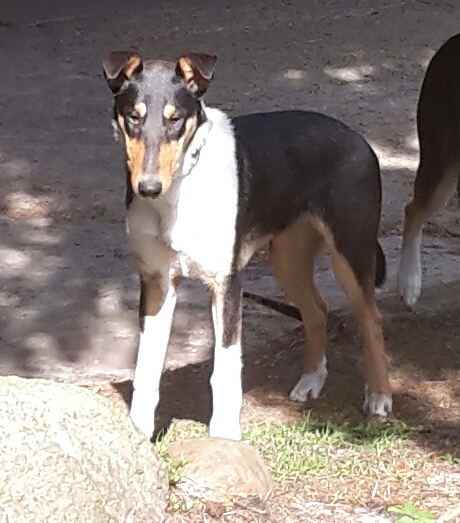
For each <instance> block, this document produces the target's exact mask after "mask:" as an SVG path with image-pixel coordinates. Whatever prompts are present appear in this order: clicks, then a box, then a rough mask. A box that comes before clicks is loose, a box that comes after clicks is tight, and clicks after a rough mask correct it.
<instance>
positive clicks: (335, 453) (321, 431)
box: [157, 413, 423, 484]
mask: <svg viewBox="0 0 460 523" xmlns="http://www.w3.org/2000/svg"><path fill="white" fill-rule="evenodd" d="M422 429H423V427H421V426H410V425H407V424H406V423H403V422H393V421H370V422H366V423H354V424H353V423H348V422H346V423H343V424H340V425H338V424H335V423H333V422H331V421H330V420H328V419H323V418H321V417H318V416H316V415H311V414H310V413H309V414H307V415H305V416H304V417H303V418H302V419H301V420H299V421H298V422H297V423H294V424H286V423H275V424H273V423H267V424H265V425H261V424H256V425H253V426H250V427H248V428H247V429H246V431H245V432H244V435H243V437H244V439H245V440H247V441H249V442H250V444H251V445H252V446H253V447H254V448H255V449H256V450H257V451H258V452H259V454H260V455H261V457H262V458H263V459H264V461H265V462H266V463H267V465H268V466H269V467H270V469H271V471H272V474H273V478H274V480H275V481H276V482H278V483H282V482H291V481H297V480H298V479H299V478H301V477H302V476H304V475H306V474H310V475H311V474H323V475H325V474H327V475H328V477H345V476H349V475H353V474H354V475H356V476H358V475H360V476H362V475H370V476H372V472H373V471H376V470H377V469H378V470H379V471H380V472H385V468H386V466H387V465H388V462H389V461H390V458H388V459H385V457H386V456H388V454H389V453H391V452H393V453H394V449H395V447H398V446H400V447H401V446H402V444H403V442H404V441H406V440H408V439H409V437H410V435H411V434H412V433H414V432H418V431H420V430H422ZM206 433H207V430H206V427H205V426H204V425H202V424H198V423H192V422H175V423H173V424H172V426H171V428H170V430H169V431H168V433H167V434H166V435H165V437H164V439H163V440H162V441H161V442H158V443H157V450H158V452H159V453H160V455H161V456H162V457H163V459H165V461H166V463H167V464H168V466H170V467H172V468H171V469H170V481H171V483H172V484H174V483H177V482H178V481H179V479H180V468H181V467H177V466H176V467H173V466H172V464H171V462H170V460H169V457H168V456H167V451H166V448H167V444H168V442H171V441H176V440H179V439H185V438H193V437H200V436H205V435H206ZM391 457H392V459H393V456H391ZM397 457H398V458H399V457H400V456H399V454H398V455H397Z"/></svg>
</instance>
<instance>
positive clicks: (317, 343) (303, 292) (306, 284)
mask: <svg viewBox="0 0 460 523" xmlns="http://www.w3.org/2000/svg"><path fill="white" fill-rule="evenodd" d="M322 244H323V237H322V236H321V235H320V234H319V233H318V232H317V231H316V230H315V229H314V228H313V227H312V226H311V225H310V223H309V220H308V219H306V218H301V219H300V220H298V221H297V222H296V223H295V224H294V225H292V226H290V227H289V228H288V229H286V230H285V231H283V232H282V233H281V234H278V235H277V236H275V238H274V239H273V240H272V243H271V250H270V262H271V264H272V266H273V270H274V272H275V276H276V278H277V280H278V282H279V284H280V285H281V288H282V289H283V291H284V293H285V294H286V296H287V297H288V298H289V299H290V300H291V301H292V303H293V304H294V305H295V306H296V307H297V308H298V309H299V311H300V314H301V317H302V322H303V325H304V328H305V334H306V337H305V352H304V356H303V374H302V376H301V378H300V380H299V382H298V383H297V385H296V386H295V387H294V388H293V389H292V391H291V393H290V397H291V399H292V400H294V401H299V402H303V401H306V399H307V398H308V396H311V397H312V398H317V397H318V396H319V394H320V392H321V390H322V388H323V386H324V382H325V380H326V376H327V366H326V344H327V332H326V314H327V308H326V304H325V303H324V301H323V299H322V298H321V296H320V295H319V293H318V291H317V289H316V286H315V283H314V266H315V257H316V255H317V254H318V251H319V250H320V247H321V245H322Z"/></svg>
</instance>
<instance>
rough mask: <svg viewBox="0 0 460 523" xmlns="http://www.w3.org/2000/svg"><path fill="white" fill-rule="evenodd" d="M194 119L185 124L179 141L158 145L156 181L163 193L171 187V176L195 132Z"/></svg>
mask: <svg viewBox="0 0 460 523" xmlns="http://www.w3.org/2000/svg"><path fill="white" fill-rule="evenodd" d="M196 125H197V119H196V117H193V118H189V119H188V120H187V122H186V123H185V132H184V134H183V135H182V136H181V137H180V139H179V140H173V141H171V142H166V143H164V144H162V145H160V151H159V154H158V179H159V180H160V181H161V183H162V185H163V190H162V192H163V193H165V192H166V191H167V190H168V189H169V187H170V186H171V182H172V179H173V176H174V174H175V172H176V171H177V169H178V168H179V165H180V160H181V158H182V156H183V155H184V153H185V150H186V148H187V146H188V144H189V143H190V140H191V139H192V137H193V133H194V132H195V130H196Z"/></svg>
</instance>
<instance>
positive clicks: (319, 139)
mask: <svg viewBox="0 0 460 523" xmlns="http://www.w3.org/2000/svg"><path fill="white" fill-rule="evenodd" d="M234 127H235V134H236V138H237V151H238V154H239V158H238V161H239V165H240V169H239V178H240V184H239V186H240V214H239V218H238V229H239V230H241V231H245V232H247V231H252V230H254V232H256V233H258V234H264V233H273V232H276V231H281V230H283V229H285V228H286V227H287V226H289V225H290V224H291V223H293V222H295V221H296V220H297V219H298V217H299V216H300V215H301V214H303V213H307V214H309V215H311V216H312V217H313V218H317V219H319V220H320V221H322V222H324V223H325V224H326V225H327V226H328V227H329V228H330V229H331V231H332V233H333V235H334V238H335V241H336V243H337V247H338V248H339V249H340V250H341V251H342V252H343V253H344V254H346V257H347V259H349V261H350V263H351V264H352V265H353V267H354V268H355V270H356V271H357V273H358V274H360V275H362V276H363V278H366V277H367V274H366V273H367V272H368V270H369V266H372V265H373V264H372V263H370V261H369V260H368V259H364V258H367V256H363V255H362V253H363V252H369V253H374V252H375V248H376V247H375V238H376V236H377V230H378V227H379V221H380V212H381V192H382V191H381V179H380V170H379V164H378V160H377V158H376V156H375V154H374V152H373V151H372V149H371V147H370V146H369V145H368V143H367V142H366V141H365V140H364V139H363V138H362V137H361V136H360V135H359V134H358V133H356V132H355V131H353V130H352V129H350V128H349V127H348V126H346V125H345V124H343V123H341V122H339V121H338V120H335V119H334V118H331V117H328V116H325V115H322V114H318V113H315V112H308V111H280V112H273V113H256V114H249V115H244V116H238V117H236V118H235V119H234ZM344 217H347V218H346V219H344ZM350 237H355V238H356V239H357V244H358V242H360V245H361V246H360V247H359V248H358V245H356V249H355V248H354V246H351V245H350V240H349V238H350ZM366 242H370V243H371V244H370V245H366ZM377 273H378V274H377V275H376V277H375V281H376V283H377V284H380V283H381V282H382V280H383V279H384V274H385V267H384V257H383V253H382V252H381V249H380V247H378V253H377ZM365 274H366V276H364V275H365Z"/></svg>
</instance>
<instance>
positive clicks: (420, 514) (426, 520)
mask: <svg viewBox="0 0 460 523" xmlns="http://www.w3.org/2000/svg"><path fill="white" fill-rule="evenodd" d="M387 512H389V513H390V514H399V515H400V516H401V517H399V518H398V519H397V520H396V521H395V523H432V522H433V521H434V520H435V518H434V516H433V515H432V514H431V513H430V512H428V510H417V509H416V508H415V506H414V505H409V504H407V505H404V507H388V508H387Z"/></svg>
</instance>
